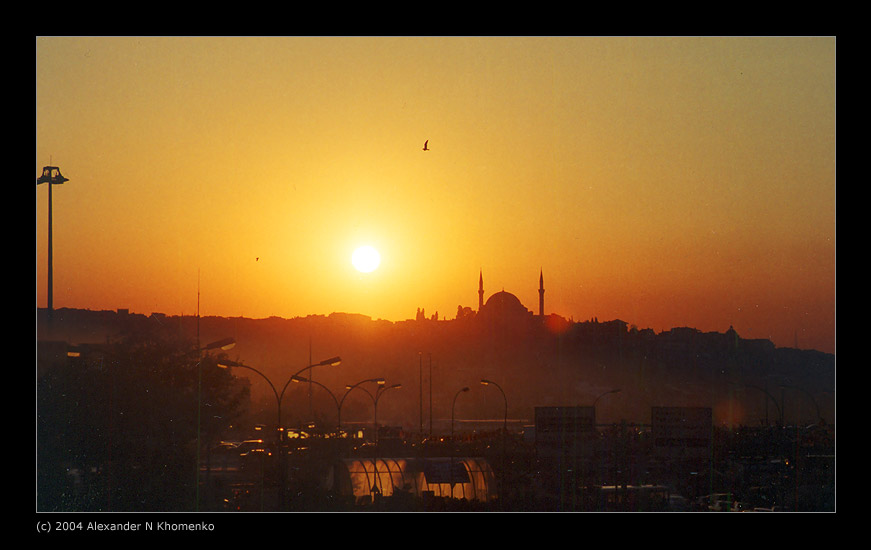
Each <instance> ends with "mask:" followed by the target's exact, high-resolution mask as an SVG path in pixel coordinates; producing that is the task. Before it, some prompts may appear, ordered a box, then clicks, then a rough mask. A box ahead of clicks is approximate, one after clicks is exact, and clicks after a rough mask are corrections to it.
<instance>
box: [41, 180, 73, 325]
mask: <svg viewBox="0 0 871 550" xmlns="http://www.w3.org/2000/svg"><path fill="white" fill-rule="evenodd" d="M67 181H70V180H69V179H68V178H65V177H63V176H62V175H61V173H60V168H58V167H57V166H45V167H43V169H42V175H41V176H40V177H39V178H37V179H36V185H39V184H40V183H47V184H48V303H47V306H46V307H47V308H48V319H49V320H51V319H52V317H53V315H54V298H53V292H54V291H53V283H52V279H53V268H52V242H51V233H52V228H51V217H52V216H51V188H52V187H53V186H55V185H61V184H62V183H64V182H67Z"/></svg>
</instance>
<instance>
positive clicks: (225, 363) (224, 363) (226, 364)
mask: <svg viewBox="0 0 871 550" xmlns="http://www.w3.org/2000/svg"><path fill="white" fill-rule="evenodd" d="M341 362H342V359H341V358H340V357H331V358H329V359H324V360H323V361H321V362H319V363H313V364H311V365H308V366H306V367H303V368H302V369H300V370H299V371H298V372H297V373H296V374H294V375H293V376H291V377H290V378H289V379H288V380H287V382H286V383H285V384H284V387H283V388H282V389H281V393H279V392H278V390H277V389H276V388H275V385H274V384H273V383H272V381H271V380H269V378H268V377H267V376H266V375H265V374H263V373H262V372H260V371H259V370H257V369H255V368H254V367H250V366H248V365H243V364H242V363H238V362H236V361H230V360H227V359H225V360H221V361H219V362H218V366H219V367H221V368H223V369H227V368H233V367H239V368H243V369H248V370H251V371H254V372H256V373H257V374H259V375H260V376H261V377H263V379H264V380H266V383H267V384H269V387H270V388H271V389H272V393H273V394H274V395H275V401H276V405H277V408H278V411H277V412H278V416H277V419H278V425H277V428H278V468H279V471H278V475H279V476H280V478H279V490H278V499H279V502H278V504H279V509H281V508H283V507H284V480H285V475H286V472H285V471H284V450H283V449H282V447H283V446H284V428H282V425H281V401H282V399H283V398H284V392H285V391H286V390H287V386H289V385H290V383H291V382H292V381H293V379H294V377H296V376H298V375H299V374H300V373H302V372H304V371H306V370H309V369H311V368H313V367H321V366H325V365H331V366H334V365H338V364H340V363H341Z"/></svg>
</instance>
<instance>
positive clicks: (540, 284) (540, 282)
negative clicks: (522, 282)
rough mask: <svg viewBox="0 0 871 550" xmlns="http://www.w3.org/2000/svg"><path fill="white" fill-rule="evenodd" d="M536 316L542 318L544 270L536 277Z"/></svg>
mask: <svg viewBox="0 0 871 550" xmlns="http://www.w3.org/2000/svg"><path fill="white" fill-rule="evenodd" d="M538 315H539V316H541V317H544V270H542V271H541V273H540V274H539V275H538Z"/></svg>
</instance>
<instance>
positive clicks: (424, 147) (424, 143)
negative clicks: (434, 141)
mask: <svg viewBox="0 0 871 550" xmlns="http://www.w3.org/2000/svg"><path fill="white" fill-rule="evenodd" d="M427 143H429V140H426V141H424V142H423V150H424V151H429V149H427V148H426V144H427Z"/></svg>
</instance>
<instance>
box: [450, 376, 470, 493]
mask: <svg viewBox="0 0 871 550" xmlns="http://www.w3.org/2000/svg"><path fill="white" fill-rule="evenodd" d="M467 391H469V388H468V387H465V388H461V389H460V390H459V391H458V392H457V393H456V394H454V401H453V403H451V472H450V474H449V476H450V480H451V498H454V454H455V452H456V450H455V447H456V446H455V445H454V408H455V407H456V406H457V397H459V395H460V394H461V393H464V392H467Z"/></svg>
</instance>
